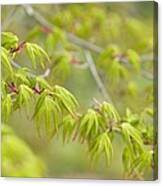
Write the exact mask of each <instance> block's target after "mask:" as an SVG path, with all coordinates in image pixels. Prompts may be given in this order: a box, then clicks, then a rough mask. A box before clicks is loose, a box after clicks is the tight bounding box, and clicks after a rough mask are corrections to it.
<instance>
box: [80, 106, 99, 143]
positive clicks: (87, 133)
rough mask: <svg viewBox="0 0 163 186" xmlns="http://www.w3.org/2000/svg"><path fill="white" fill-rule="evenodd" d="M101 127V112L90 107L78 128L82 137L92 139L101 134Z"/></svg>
mask: <svg viewBox="0 0 163 186" xmlns="http://www.w3.org/2000/svg"><path fill="white" fill-rule="evenodd" d="M101 128H102V123H101V121H100V116H99V114H98V113H97V112H95V111H94V110H93V109H88V111H87V113H86V114H85V115H84V116H83V117H82V119H81V122H80V126H79V129H78V130H79V134H80V138H82V139H88V140H90V139H92V138H94V137H96V136H97V135H98V134H99V132H100V131H101Z"/></svg>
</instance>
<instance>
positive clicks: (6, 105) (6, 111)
mask: <svg viewBox="0 0 163 186" xmlns="http://www.w3.org/2000/svg"><path fill="white" fill-rule="evenodd" d="M12 107H13V103H12V99H11V95H10V94H7V95H6V96H4V97H3V99H2V118H3V121H4V122H6V121H7V120H8V118H9V116H10V114H11V111H12Z"/></svg>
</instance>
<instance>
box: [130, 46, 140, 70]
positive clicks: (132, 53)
mask: <svg viewBox="0 0 163 186" xmlns="http://www.w3.org/2000/svg"><path fill="white" fill-rule="evenodd" d="M127 55H128V61H129V63H131V64H132V65H133V67H134V68H135V70H136V71H139V70H140V58H139V55H138V54H137V53H136V52H135V51H134V50H132V49H129V50H128V51H127Z"/></svg>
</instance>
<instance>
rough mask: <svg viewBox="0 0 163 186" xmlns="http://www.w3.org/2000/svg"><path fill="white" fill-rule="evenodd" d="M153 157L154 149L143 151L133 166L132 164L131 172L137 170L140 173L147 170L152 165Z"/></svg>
mask: <svg viewBox="0 0 163 186" xmlns="http://www.w3.org/2000/svg"><path fill="white" fill-rule="evenodd" d="M152 158H153V151H152V150H151V151H150V150H145V151H143V153H142V154H140V156H138V157H137V158H136V159H135V160H134V162H133V164H132V166H131V170H130V171H131V172H133V171H135V172H136V173H138V174H142V173H143V172H144V171H145V170H147V169H148V168H149V167H150V166H151V162H152Z"/></svg>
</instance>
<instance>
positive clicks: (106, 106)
mask: <svg viewBox="0 0 163 186" xmlns="http://www.w3.org/2000/svg"><path fill="white" fill-rule="evenodd" d="M100 110H101V113H102V114H104V116H105V117H106V118H108V119H111V120H113V121H115V122H119V121H120V116H119V114H118V112H117V110H116V109H115V107H114V106H113V105H112V104H110V103H107V102H103V104H101V106H100Z"/></svg>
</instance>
